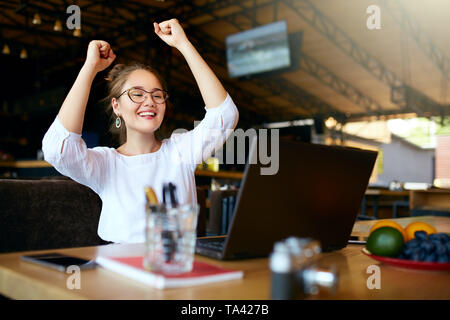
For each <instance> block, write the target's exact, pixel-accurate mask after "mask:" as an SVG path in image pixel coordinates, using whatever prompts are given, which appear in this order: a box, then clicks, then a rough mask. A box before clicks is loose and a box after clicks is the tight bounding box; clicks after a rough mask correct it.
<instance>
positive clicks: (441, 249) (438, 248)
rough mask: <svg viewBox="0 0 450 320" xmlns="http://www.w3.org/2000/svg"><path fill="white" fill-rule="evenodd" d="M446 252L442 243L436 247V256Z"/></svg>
mask: <svg viewBox="0 0 450 320" xmlns="http://www.w3.org/2000/svg"><path fill="white" fill-rule="evenodd" d="M446 251H447V248H446V247H445V246H444V245H443V244H442V243H439V244H438V245H436V253H437V254H438V255H441V254H445V253H446Z"/></svg>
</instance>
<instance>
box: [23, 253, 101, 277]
mask: <svg viewBox="0 0 450 320" xmlns="http://www.w3.org/2000/svg"><path fill="white" fill-rule="evenodd" d="M21 259H22V260H23V261H27V262H32V263H36V264H39V265H42V266H45V267H49V268H52V269H55V270H58V271H61V272H65V271H66V269H67V267H69V266H78V267H79V268H80V270H86V269H94V268H95V267H96V266H97V263H96V262H95V260H86V259H81V258H77V257H72V256H68V255H65V254H61V253H56V252H52V253H46V254H36V255H23V256H21Z"/></svg>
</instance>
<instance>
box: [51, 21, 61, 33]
mask: <svg viewBox="0 0 450 320" xmlns="http://www.w3.org/2000/svg"><path fill="white" fill-rule="evenodd" d="M62 29H63V27H62V23H61V20H59V19H58V20H56V21H55V25H54V26H53V31H57V32H61V31H62Z"/></svg>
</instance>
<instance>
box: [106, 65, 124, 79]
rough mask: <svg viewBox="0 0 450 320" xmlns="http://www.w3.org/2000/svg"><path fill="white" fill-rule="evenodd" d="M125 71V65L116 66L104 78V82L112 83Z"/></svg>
mask: <svg viewBox="0 0 450 320" xmlns="http://www.w3.org/2000/svg"><path fill="white" fill-rule="evenodd" d="M123 69H125V65H124V64H122V63H118V64H116V65H115V66H114V67H113V68H112V69H111V70H110V71H109V72H108V76H107V77H106V78H105V80H106V81H113V80H114V79H116V78H117V77H118V76H119V75H120V73H121V72H122V71H123Z"/></svg>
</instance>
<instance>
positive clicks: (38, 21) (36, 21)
mask: <svg viewBox="0 0 450 320" xmlns="http://www.w3.org/2000/svg"><path fill="white" fill-rule="evenodd" d="M32 23H33V24H35V25H39V24H42V20H41V16H40V15H39V13H37V12H36V13H35V14H34V17H33V21H32Z"/></svg>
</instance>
